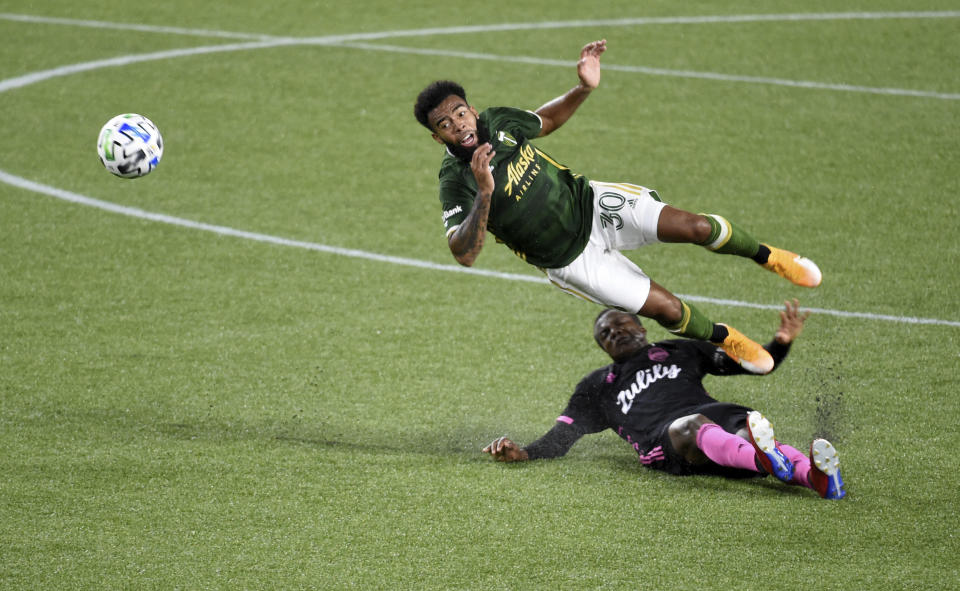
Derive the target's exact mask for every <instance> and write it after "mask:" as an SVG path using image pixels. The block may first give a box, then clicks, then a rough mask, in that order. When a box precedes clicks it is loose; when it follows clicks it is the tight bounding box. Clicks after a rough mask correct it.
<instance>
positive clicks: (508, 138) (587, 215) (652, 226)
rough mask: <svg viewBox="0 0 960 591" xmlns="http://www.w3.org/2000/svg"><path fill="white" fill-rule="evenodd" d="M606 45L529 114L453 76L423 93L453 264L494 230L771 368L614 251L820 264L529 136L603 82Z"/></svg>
mask: <svg viewBox="0 0 960 591" xmlns="http://www.w3.org/2000/svg"><path fill="white" fill-rule="evenodd" d="M606 47H607V42H606V40H600V41H594V42H592V43H588V44H587V45H585V46H584V47H583V49H582V50H581V52H580V61H579V62H578V63H577V75H578V77H579V79H580V82H579V84H578V85H577V86H576V87H574V88H573V89H571V90H570V91H568V92H567V93H565V94H563V95H561V96H559V97H557V98H555V99H553V100H551V101H550V102H548V103H546V104H545V105H543V106H541V107H540V108H538V109H537V110H536V111H532V112H531V111H524V110H520V109H514V108H509V107H497V108H490V109H487V110H485V111H483V112H482V113H478V112H477V110H476V109H475V108H474V107H472V106H471V105H470V104H469V103H468V102H467V97H466V92H465V91H464V89H463V87H461V86H460V85H459V84H457V83H455V82H451V81H448V80H439V81H436V82H433V83H432V84H430V85H429V86H427V87H426V88H425V89H424V90H423V91H422V92H421V93H420V95H419V96H418V97H417V102H416V104H415V106H414V115H415V116H416V118H417V120H418V121H419V122H420V123H421V124H422V125H423V126H424V127H426V128H427V129H429V130H430V132H431V133H432V135H433V139H434V140H435V141H437V142H438V143H441V144H443V145H445V146H446V148H447V154H446V156H445V157H444V160H443V163H442V164H441V168H440V202H441V204H442V206H443V220H444V225H445V226H446V230H447V242H448V244H449V247H450V251H451V252H452V253H453V256H454V258H456V260H457V261H458V262H459V263H460V264H462V265H466V266H471V265H473V263H474V262H475V261H476V258H477V256H478V255H479V254H480V251H481V249H482V248H483V244H484V237H485V235H486V232H487V230H489V231H490V232H491V233H492V234H493V235H494V236H495V237H496V239H497V240H498V241H500V242H504V243H505V244H506V245H507V246H509V247H510V248H511V249H512V250H513V251H514V252H516V253H517V255H518V256H520V257H521V258H523V259H524V260H525V261H527V262H528V263H530V264H532V265H535V266H536V267H538V268H540V269H541V270H542V271H543V272H544V273H545V274H546V275H547V277H548V278H549V279H550V281H551V283H553V284H554V285H556V286H557V287H559V288H560V289H562V290H564V291H566V292H568V293H571V294H574V295H577V296H580V297H583V298H585V299H587V300H590V301H593V302H597V303H599V304H603V305H606V306H612V307H615V308H619V309H622V310H626V311H628V312H635V313H638V314H640V315H641V316H645V317H647V318H651V319H653V320H656V321H657V322H659V323H660V324H661V325H662V326H664V327H665V328H666V329H667V330H669V331H670V332H672V333H674V334H677V335H680V336H685V337H689V338H695V339H700V340H707V341H710V342H712V343H716V344H718V345H720V346H721V347H722V348H723V350H724V351H725V352H726V353H727V354H728V355H729V356H730V357H732V358H733V359H736V360H737V361H738V362H739V363H740V364H741V365H742V366H743V367H744V368H745V369H747V370H749V371H751V372H754V373H767V372H769V371H770V370H771V369H773V365H774V363H773V359H772V358H771V357H770V354H769V353H768V352H767V351H766V350H765V349H764V348H763V347H761V346H760V345H759V344H758V343H756V342H754V341H753V340H751V339H749V338H747V337H746V336H744V335H743V334H742V333H740V332H739V331H737V330H736V329H734V328H733V327H730V326H728V325H726V324H719V323H714V322H713V321H711V320H710V319H709V318H707V317H706V316H705V315H704V314H703V313H702V312H700V311H699V310H698V309H697V308H695V307H694V306H692V305H690V304H689V303H687V302H684V301H682V300H680V298H678V297H677V296H675V295H674V294H672V293H671V292H669V291H668V290H666V289H665V288H663V287H662V286H661V285H658V284H657V283H655V282H653V281H651V280H650V278H649V277H647V275H646V274H644V273H643V271H642V270H641V269H640V268H639V267H637V266H636V265H635V264H634V263H633V262H632V261H630V260H629V259H628V258H627V257H626V256H624V255H623V254H622V252H621V251H623V250H633V249H636V248H639V247H641V246H643V245H646V244H653V243H658V242H688V243H693V244H700V245H702V246H704V247H706V248H707V249H709V250H712V251H714V252H717V253H721V254H734V255H738V256H742V257H746V258H750V259H752V260H754V261H756V262H757V263H759V264H760V265H762V266H763V267H765V268H767V269H769V270H771V271H774V272H776V273H777V274H779V275H781V276H782V277H785V278H787V279H789V280H790V281H792V282H793V283H795V284H797V285H802V286H806V287H816V286H817V285H819V284H820V281H821V273H820V269H819V268H817V266H816V265H815V264H814V263H813V262H812V261H810V260H809V259H806V258H804V257H800V256H798V255H796V254H794V253H792V252H789V251H786V250H782V249H779V248H775V247H773V246H770V245H767V244H761V243H760V242H759V241H757V240H756V239H755V238H754V237H753V236H751V235H750V234H748V233H747V232H745V231H743V230H742V229H740V228H738V227H737V226H735V225H734V224H732V223H730V222H729V221H728V220H726V219H725V218H723V217H722V216H719V215H714V214H693V213H690V212H687V211H683V210H681V209H677V208H675V207H671V206H669V205H666V204H665V203H663V202H662V201H661V200H660V197H659V196H658V195H657V193H656V191H653V190H651V189H648V188H646V187H641V186H639V185H632V184H628V183H602V182H598V181H592V180H590V179H587V178H585V177H583V176H581V175H579V174H576V173H574V172H573V171H571V170H570V169H569V168H567V167H566V166H563V165H562V164H560V163H558V162H557V161H556V160H554V159H553V158H551V157H550V156H549V155H548V154H546V153H545V152H543V151H542V150H540V149H539V148H537V147H536V146H535V145H534V144H532V143H531V141H530V140H532V139H535V138H538V137H543V136H545V135H548V134H550V133H552V132H554V131H556V130H557V129H558V128H559V127H560V126H562V125H563V124H564V123H565V122H566V121H567V120H568V119H569V118H570V116H571V115H573V113H574V112H575V111H576V110H577V108H578V107H579V106H580V105H581V104H582V103H583V101H584V100H585V99H586V98H587V96H589V94H590V93H591V92H592V91H593V90H594V89H595V88H596V87H597V86H598V84H599V83H600V56H601V54H603V52H604V51H606Z"/></svg>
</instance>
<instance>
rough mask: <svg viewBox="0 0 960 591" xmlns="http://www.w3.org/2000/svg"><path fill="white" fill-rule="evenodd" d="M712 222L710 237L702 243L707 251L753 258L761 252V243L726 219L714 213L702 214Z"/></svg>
mask: <svg viewBox="0 0 960 591" xmlns="http://www.w3.org/2000/svg"><path fill="white" fill-rule="evenodd" d="M700 215H702V216H703V217H705V218H707V221H708V222H710V237H709V238H707V239H706V241H704V242H702V243H701V246H703V247H704V248H706V249H707V250H712V251H713V252H716V253H720V254H735V255H737V256H741V257H747V258H753V257H754V256H756V254H757V251H758V250H760V242H759V241H758V240H757V239H756V238H754V237H753V236H751V235H750V234H748V233H747V232H745V231H744V230H741V229H740V228H738V227H737V226H734V225H733V224H732V223H730V222H729V221H728V220H727V219H726V218H724V217H723V216H719V215H714V214H712V213H702V214H700Z"/></svg>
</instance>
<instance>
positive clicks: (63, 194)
mask: <svg viewBox="0 0 960 591" xmlns="http://www.w3.org/2000/svg"><path fill="white" fill-rule="evenodd" d="M0 182H3V183H6V184H8V185H11V186H14V187H17V188H20V189H24V190H27V191H32V192H34V193H39V194H42V195H48V196H50V197H55V198H57V199H61V200H63V201H69V202H71V203H77V204H80V205H85V206H87V207H94V208H96V209H101V210H103V211H109V212H111V213H116V214H120V215H125V216H128V217H132V218H139V219H144V220H150V221H153V222H160V223H163V224H170V225H173V226H180V227H183V228H190V229H193V230H202V231H204V232H213V233H214V234H219V235H221V236H233V237H236V238H243V239H245V240H254V241H256V242H265V243H268V244H276V245H279V246H288V247H294V248H302V249H305V250H313V251H317V252H324V253H328V254H335V255H339V256H346V257H351V258H357V259H366V260H369V261H376V262H381V263H390V264H392V265H402V266H406V267H417V268H420V269H429V270H433V271H446V272H452V273H465V274H468V275H478V276H481V277H493V278H496V279H506V280H509V281H524V282H529V283H542V284H548V283H549V282H548V281H547V280H546V278H544V277H539V276H536V275H522V274H518V273H504V272H500V271H490V270H486V269H475V268H472V267H461V266H458V265H443V264H439V263H433V262H430V261H422V260H419V259H411V258H406V257H398V256H392V255H384V254H378V253H374V252H367V251H363V250H356V249H352V248H341V247H338V246H328V245H325V244H317V243H314V242H306V241H302V240H290V239H288V238H281V237H278V236H271V235H269V234H260V233H257V232H248V231H245V230H237V229H235V228H230V227H227V226H217V225H214V224H206V223H203V222H195V221H193V220H188V219H184V218H178V217H175V216H171V215H166V214H162V213H154V212H150V211H146V210H143V209H140V208H137V207H128V206H126V205H117V204H116V203H110V202H109V201H101V200H99V199H94V198H92V197H87V196H85V195H80V194H79V193H74V192H72V191H66V190H64V189H58V188H56V187H51V186H49V185H44V184H41V183H37V182H34V181H31V180H28V179H25V178H23V177H19V176H16V175H12V174H10V173H8V172H5V171H3V170H0ZM678 295H679V296H680V297H682V298H684V299H687V300H690V301H692V302H706V303H710V304H717V305H720V306H730V307H740V308H753V309H760V310H779V309H780V308H781V307H782V306H781V305H779V304H777V305H772V304H755V303H751V302H743V301H739V300H728V299H721V298H710V297H705V296H697V295H689V294H678ZM804 309H806V310H811V311H813V312H815V313H817V314H823V315H827V316H837V317H841V318H861V319H865V320H884V321H889V322H899V323H904V324H933V325H939V326H954V327H958V328H960V322H956V321H952V320H940V319H937V318H918V317H913V316H892V315H887V314H871V313H869V312H845V311H843V310H830V309H827V308H808V307H804Z"/></svg>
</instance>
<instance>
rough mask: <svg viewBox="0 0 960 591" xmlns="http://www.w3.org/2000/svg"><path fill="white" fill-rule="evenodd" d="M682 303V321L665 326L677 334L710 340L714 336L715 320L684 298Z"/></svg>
mask: <svg viewBox="0 0 960 591" xmlns="http://www.w3.org/2000/svg"><path fill="white" fill-rule="evenodd" d="M680 305H681V306H682V307H683V316H681V318H680V322H678V323H676V324H674V325H672V326H667V325H664V326H663V327H664V328H665V329H667V330H669V331H670V332H672V333H673V334H675V335H677V336H681V337H687V338H690V339H699V340H701V341H709V340H710V339H711V338H712V337H713V329H714V324H713V321H711V320H710V319H709V318H707V317H706V315H704V313H703V312H701V311H700V310H698V309H696V308H695V307H693V306H692V305H690V304H688V303H686V302H684V301H683V300H680Z"/></svg>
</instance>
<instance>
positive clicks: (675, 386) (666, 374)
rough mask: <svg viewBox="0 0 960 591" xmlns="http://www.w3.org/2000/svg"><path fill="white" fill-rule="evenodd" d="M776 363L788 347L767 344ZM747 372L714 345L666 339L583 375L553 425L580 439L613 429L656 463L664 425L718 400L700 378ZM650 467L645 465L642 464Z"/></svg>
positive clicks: (640, 453) (777, 363)
mask: <svg viewBox="0 0 960 591" xmlns="http://www.w3.org/2000/svg"><path fill="white" fill-rule="evenodd" d="M766 349H767V350H768V351H770V353H771V355H772V356H773V358H774V362H775V364H776V365H779V364H780V362H781V361H782V360H783V358H784V357H785V356H786V354H787V351H788V350H789V346H787V345H779V344H778V343H776V342H775V341H773V342H771V343H769V344H767V345H766ZM745 373H747V372H746V371H745V370H744V369H743V368H742V367H740V366H739V365H738V364H737V363H736V362H735V361H733V360H732V359H731V358H730V357H729V356H727V354H726V353H724V352H723V351H722V350H721V349H719V348H718V347H717V346H716V345H712V344H710V343H707V342H704V341H693V340H669V341H661V342H657V343H654V344H652V345H649V346H647V347H645V348H644V349H642V350H641V351H640V352H639V353H638V354H637V355H635V356H634V357H632V358H631V359H629V360H627V361H624V362H621V363H614V364H612V365H609V366H607V367H604V368H601V369H598V370H596V371H594V372H592V373H591V374H590V375H588V376H587V377H585V378H584V379H583V380H581V381H580V383H579V384H578V385H577V387H576V390H575V391H574V393H573V396H571V398H570V401H569V402H568V403H567V408H566V409H565V410H564V411H563V414H562V415H561V416H560V417H559V418H558V419H557V421H559V422H562V423H566V424H568V425H570V426H571V427H573V428H574V429H576V431H577V432H579V434H581V435H586V434H588V433H597V432H600V431H603V430H604V429H612V430H614V431H615V432H616V433H617V434H618V435H619V436H620V437H621V438H623V439H624V440H626V441H627V443H629V444H630V445H631V446H633V448H634V450H636V452H637V453H638V454H639V455H640V459H641V461H643V460H644V458H645V457H648V456H651V457H649V459H651V460H655V459H656V458H653V457H652V455H654V454H657V453H658V451H657V448H658V446H659V439H660V436H661V434H662V430H663V427H664V425H667V424H669V423H671V422H673V420H674V419H677V418H679V417H682V416H686V415H688V414H692V411H693V409H695V408H696V407H699V406H701V405H704V404H709V403H712V402H716V400H715V399H714V398H713V397H711V396H710V394H708V393H707V391H706V389H704V387H703V382H702V380H703V378H704V376H706V375H708V374H710V375H735V374H745ZM644 463H648V462H644Z"/></svg>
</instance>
